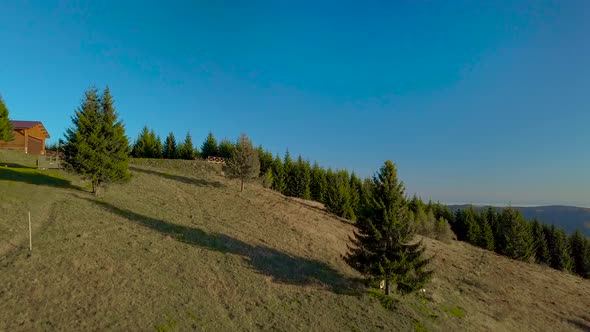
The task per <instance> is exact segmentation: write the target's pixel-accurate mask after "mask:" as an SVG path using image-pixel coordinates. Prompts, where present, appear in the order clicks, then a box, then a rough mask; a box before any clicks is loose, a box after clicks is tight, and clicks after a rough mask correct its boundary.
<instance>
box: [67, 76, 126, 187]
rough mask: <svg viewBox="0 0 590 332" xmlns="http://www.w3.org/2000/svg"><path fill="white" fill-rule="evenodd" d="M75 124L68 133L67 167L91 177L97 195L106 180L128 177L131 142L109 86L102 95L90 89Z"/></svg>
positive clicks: (87, 177)
mask: <svg viewBox="0 0 590 332" xmlns="http://www.w3.org/2000/svg"><path fill="white" fill-rule="evenodd" d="M72 123H73V126H72V127H70V128H69V129H67V131H66V135H65V136H66V141H67V142H66V144H65V146H64V162H65V164H66V166H67V167H68V168H70V169H72V170H73V171H75V172H76V173H78V174H81V175H82V176H83V177H84V178H86V179H89V180H90V181H91V184H92V192H93V193H94V194H95V195H98V192H99V188H100V186H102V185H103V184H104V183H107V182H115V181H123V180H126V179H127V178H128V177H129V172H128V155H129V150H128V149H129V148H128V147H129V142H128V140H127V137H126V136H125V128H124V126H123V123H122V122H120V121H117V115H116V113H115V109H114V107H113V100H112V97H111V95H110V90H109V89H108V87H107V88H106V89H105V92H104V94H103V96H102V97H99V96H98V89H96V88H91V89H89V90H88V91H86V93H85V99H84V101H83V102H82V105H81V106H80V107H79V108H78V110H77V111H76V113H75V115H74V116H73V117H72Z"/></svg>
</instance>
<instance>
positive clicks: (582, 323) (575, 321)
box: [567, 317, 590, 331]
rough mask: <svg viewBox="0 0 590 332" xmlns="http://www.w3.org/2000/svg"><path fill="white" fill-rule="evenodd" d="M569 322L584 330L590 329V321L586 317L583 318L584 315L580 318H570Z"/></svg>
mask: <svg viewBox="0 0 590 332" xmlns="http://www.w3.org/2000/svg"><path fill="white" fill-rule="evenodd" d="M567 322H568V323H570V324H571V325H573V326H575V327H577V328H579V329H580V330H582V331H590V323H588V321H587V320H585V319H584V320H582V317H580V319H568V320H567Z"/></svg>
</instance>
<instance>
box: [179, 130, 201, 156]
mask: <svg viewBox="0 0 590 332" xmlns="http://www.w3.org/2000/svg"><path fill="white" fill-rule="evenodd" d="M178 154H179V155H180V158H181V159H185V160H194V159H195V157H196V156H197V153H196V151H195V147H194V146H193V139H192V137H191V133H189V132H187V133H186V136H185V138H184V142H183V143H182V144H181V145H180V146H179V147H178Z"/></svg>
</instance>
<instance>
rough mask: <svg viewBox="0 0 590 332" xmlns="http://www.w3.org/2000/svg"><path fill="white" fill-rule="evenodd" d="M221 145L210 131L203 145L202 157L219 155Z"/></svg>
mask: <svg viewBox="0 0 590 332" xmlns="http://www.w3.org/2000/svg"><path fill="white" fill-rule="evenodd" d="M218 149H219V147H218V145H217V140H216V139H215V136H213V133H212V132H209V135H207V138H205V141H204V142H203V145H201V158H203V159H207V157H219V150H218Z"/></svg>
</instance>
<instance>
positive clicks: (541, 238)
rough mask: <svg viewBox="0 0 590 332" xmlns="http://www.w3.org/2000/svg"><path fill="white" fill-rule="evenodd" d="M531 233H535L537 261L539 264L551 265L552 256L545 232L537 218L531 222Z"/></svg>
mask: <svg viewBox="0 0 590 332" xmlns="http://www.w3.org/2000/svg"><path fill="white" fill-rule="evenodd" d="M531 233H532V235H533V243H534V252H535V261H536V262H537V263H539V264H545V265H549V264H550V263H551V256H550V255H549V247H548V245H547V239H546V238H545V232H544V231H543V226H542V225H541V223H540V222H539V221H538V220H537V219H535V220H533V223H532V224H531Z"/></svg>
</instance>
